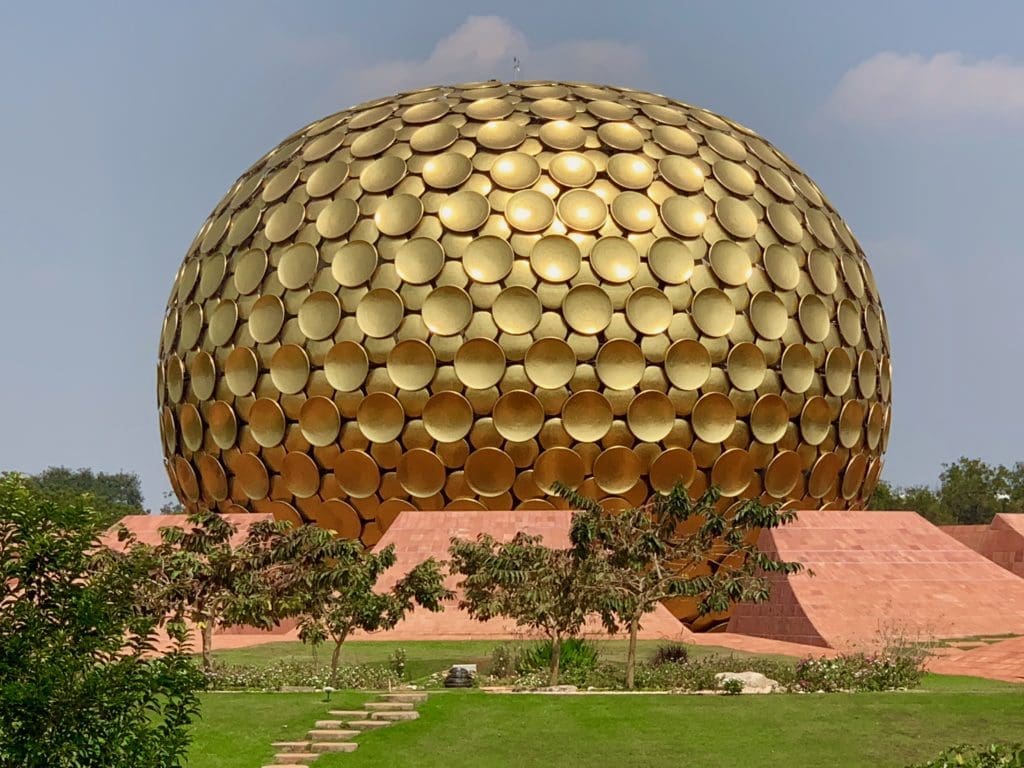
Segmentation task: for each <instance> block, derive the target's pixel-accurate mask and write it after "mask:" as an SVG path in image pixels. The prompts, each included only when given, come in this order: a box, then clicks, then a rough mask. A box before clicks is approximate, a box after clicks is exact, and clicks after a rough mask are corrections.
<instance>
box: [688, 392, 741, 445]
mask: <svg viewBox="0 0 1024 768" xmlns="http://www.w3.org/2000/svg"><path fill="white" fill-rule="evenodd" d="M690 419H691V422H692V424H693V431H694V434H696V435H697V437H699V438H700V439H701V440H703V441H704V442H706V443H721V442H723V441H724V440H725V439H726V438H728V437H729V435H731V434H732V431H733V428H734V427H735V426H736V406H735V405H734V404H733V402H732V400H730V399H729V398H728V396H726V395H723V394H722V393H721V392H708V393H707V394H705V395H702V396H701V397H700V399H699V400H697V402H696V403H695V404H694V406H693V413H692V415H691V417H690Z"/></svg>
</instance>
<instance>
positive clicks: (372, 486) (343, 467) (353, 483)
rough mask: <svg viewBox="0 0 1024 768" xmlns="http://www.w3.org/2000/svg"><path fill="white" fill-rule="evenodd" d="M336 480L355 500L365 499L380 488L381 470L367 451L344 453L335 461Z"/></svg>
mask: <svg viewBox="0 0 1024 768" xmlns="http://www.w3.org/2000/svg"><path fill="white" fill-rule="evenodd" d="M334 479H335V480H336V481H337V482H338V486H339V487H340V488H341V490H343V491H344V492H345V493H347V494H348V495H349V496H351V497H352V498H354V499H365V498H367V497H369V496H372V495H373V494H375V493H376V492H377V488H379V487H380V468H379V467H378V466H377V462H375V461H374V460H373V457H372V456H370V454H368V453H366V452H365V451H351V450H349V451H342V452H341V453H339V454H338V458H336V459H335V460H334Z"/></svg>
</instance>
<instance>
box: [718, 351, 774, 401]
mask: <svg viewBox="0 0 1024 768" xmlns="http://www.w3.org/2000/svg"><path fill="white" fill-rule="evenodd" d="M726 366H727V370H728V373H729V379H730V380H731V381H732V383H733V384H734V385H735V387H736V389H739V390H742V391H743V392H753V391H754V390H755V389H757V388H758V387H760V386H761V383H762V382H763V381H764V377H765V374H766V373H767V372H768V365H767V363H766V362H765V358H764V352H762V351H761V349H760V347H758V346H757V345H755V344H751V343H750V342H749V341H741V342H740V343H739V344H737V345H736V346H734V347H733V348H732V349H731V350H729V357H728V360H727V362H726Z"/></svg>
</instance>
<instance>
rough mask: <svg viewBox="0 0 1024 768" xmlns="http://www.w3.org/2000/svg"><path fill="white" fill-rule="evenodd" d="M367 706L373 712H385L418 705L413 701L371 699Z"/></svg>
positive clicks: (413, 707)
mask: <svg viewBox="0 0 1024 768" xmlns="http://www.w3.org/2000/svg"><path fill="white" fill-rule="evenodd" d="M366 708H367V709H368V710H370V711H371V712H383V711H396V710H399V709H404V710H409V709H415V708H416V705H415V704H414V703H413V702H411V701H371V702H369V703H368V704H367V705H366Z"/></svg>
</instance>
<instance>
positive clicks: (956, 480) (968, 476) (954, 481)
mask: <svg viewBox="0 0 1024 768" xmlns="http://www.w3.org/2000/svg"><path fill="white" fill-rule="evenodd" d="M1011 476H1012V472H1011V470H1009V469H1007V468H1006V467H1004V466H1002V465H998V466H991V465H989V464H986V463H985V462H983V461H981V460H980V459H968V458H966V457H961V458H959V459H958V460H957V461H955V462H953V463H952V464H943V465H942V474H941V475H939V500H940V503H941V505H942V507H943V508H944V511H945V512H946V513H947V514H948V516H949V518H950V519H951V522H956V523H959V524H960V525H977V524H984V523H989V522H991V521H992V518H993V517H995V515H996V514H997V513H999V512H1007V511H1010V510H1009V509H1008V507H1009V504H1008V502H1010V501H1012V496H1011V494H1010V491H1011V490H1012V488H1011Z"/></svg>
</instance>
